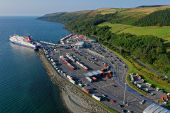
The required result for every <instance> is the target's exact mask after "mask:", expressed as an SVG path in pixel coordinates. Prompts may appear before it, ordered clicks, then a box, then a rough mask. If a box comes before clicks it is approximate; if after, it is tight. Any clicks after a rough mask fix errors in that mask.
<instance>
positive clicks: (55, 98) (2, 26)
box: [0, 17, 69, 113]
mask: <svg viewBox="0 0 170 113" xmlns="http://www.w3.org/2000/svg"><path fill="white" fill-rule="evenodd" d="M68 33H69V32H68V31H67V30H66V29H64V26H63V25H62V24H59V23H50V22H45V21H40V20H37V19H36V17H0V113H68V111H67V109H66V108H65V107H64V105H63V103H62V100H61V96H60V95H59V94H60V92H59V90H58V88H57V87H54V86H53V84H52V83H51V81H50V79H49V78H48V75H47V74H46V71H45V69H44V68H43V65H42V64H41V61H40V59H39V58H38V56H37V55H36V54H35V52H34V51H33V50H31V49H28V48H24V47H20V46H17V45H13V44H11V43H10V42H9V40H8V39H9V36H10V35H13V34H20V35H31V36H32V37H33V38H34V39H36V40H45V41H55V42H57V41H58V40H59V39H60V38H61V37H63V36H65V35H67V34H68Z"/></svg>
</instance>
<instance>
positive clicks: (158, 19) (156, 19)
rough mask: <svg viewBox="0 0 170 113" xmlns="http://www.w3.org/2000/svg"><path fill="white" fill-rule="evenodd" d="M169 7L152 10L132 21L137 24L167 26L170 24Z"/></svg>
mask: <svg viewBox="0 0 170 113" xmlns="http://www.w3.org/2000/svg"><path fill="white" fill-rule="evenodd" d="M169 18H170V9H165V10H159V11H156V12H153V13H151V14H149V15H147V16H145V17H143V18H141V19H139V20H138V21H136V22H135V23H134V25H138V26H154V25H157V26H169V25H170V19H169Z"/></svg>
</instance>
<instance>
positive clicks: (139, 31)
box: [99, 23, 170, 41]
mask: <svg viewBox="0 0 170 113" xmlns="http://www.w3.org/2000/svg"><path fill="white" fill-rule="evenodd" d="M99 26H109V27H111V30H112V32H113V33H117V34H120V33H131V34H135V35H154V36H158V37H160V38H163V39H165V40H167V41H170V26H163V27H159V26H151V27H136V26H132V25H125V24H111V23H103V24H100V25H99Z"/></svg>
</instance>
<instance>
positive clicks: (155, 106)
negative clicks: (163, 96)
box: [143, 104, 170, 113]
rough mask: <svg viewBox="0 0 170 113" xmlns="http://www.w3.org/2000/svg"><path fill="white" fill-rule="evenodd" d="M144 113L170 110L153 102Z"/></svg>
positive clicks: (165, 112) (161, 112)
mask: <svg viewBox="0 0 170 113" xmlns="http://www.w3.org/2000/svg"><path fill="white" fill-rule="evenodd" d="M143 113H170V110H168V109H166V108H164V107H162V106H160V105H158V104H151V105H149V106H148V107H147V108H146V109H145V110H144V111H143Z"/></svg>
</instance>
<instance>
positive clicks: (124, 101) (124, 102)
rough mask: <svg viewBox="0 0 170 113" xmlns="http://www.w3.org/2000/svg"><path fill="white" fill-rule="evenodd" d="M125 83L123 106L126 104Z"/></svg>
mask: <svg viewBox="0 0 170 113" xmlns="http://www.w3.org/2000/svg"><path fill="white" fill-rule="evenodd" d="M126 85H127V84H126V83H125V88H124V98H123V104H124V105H125V104H126V88H127V87H126Z"/></svg>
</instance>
